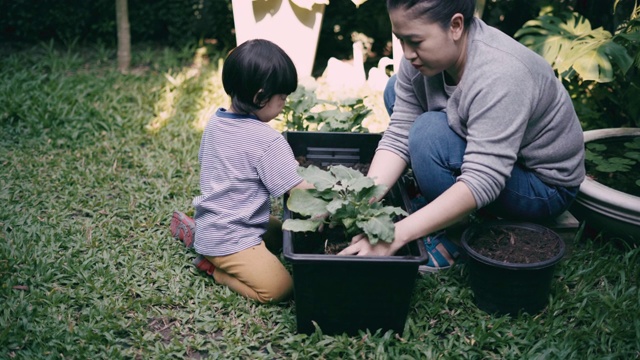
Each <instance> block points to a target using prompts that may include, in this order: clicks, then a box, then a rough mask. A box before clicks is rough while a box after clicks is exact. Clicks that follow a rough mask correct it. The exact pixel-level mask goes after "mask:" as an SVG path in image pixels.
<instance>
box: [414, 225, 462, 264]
mask: <svg viewBox="0 0 640 360" xmlns="http://www.w3.org/2000/svg"><path fill="white" fill-rule="evenodd" d="M423 241H424V247H425V248H426V249H427V253H428V254H429V261H428V262H427V263H426V264H424V265H420V266H419V267H418V272H420V273H421V274H425V273H428V272H435V271H438V270H444V269H448V268H450V267H451V266H453V264H454V263H455V259H456V258H457V257H458V256H459V255H460V252H459V251H458V246H457V245H456V244H454V243H453V242H451V241H450V240H449V239H448V238H447V235H446V234H445V232H444V231H440V232H437V233H434V234H431V235H429V236H427V237H425V238H424V240H423Z"/></svg>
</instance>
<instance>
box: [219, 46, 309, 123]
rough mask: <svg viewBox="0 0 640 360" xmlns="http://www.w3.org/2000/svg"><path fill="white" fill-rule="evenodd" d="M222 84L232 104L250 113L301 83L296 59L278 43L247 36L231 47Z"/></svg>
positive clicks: (234, 107)
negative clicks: (242, 41)
mask: <svg viewBox="0 0 640 360" xmlns="http://www.w3.org/2000/svg"><path fill="white" fill-rule="evenodd" d="M222 86H223V87H224V91H225V92H226V93H227V94H228V95H229V96H230V97H231V106H233V109H234V110H235V111H237V112H239V113H243V114H249V113H251V112H253V111H255V110H257V109H260V108H262V107H263V106H264V104H263V103H264V102H265V101H268V100H269V99H270V98H271V97H272V96H273V95H276V94H287V95H288V94H291V93H292V92H294V91H295V90H296V87H298V73H297V72H296V67H295V65H294V64H293V61H292V60H291V58H290V57H289V55H287V54H286V53H285V52H284V50H282V49H281V48H280V47H279V46H278V45H276V44H274V43H272V42H271V41H268V40H264V39H255V40H248V41H246V42H244V43H242V44H241V45H240V46H238V47H237V48H235V49H234V50H232V51H231V52H230V53H229V55H228V56H227V58H226V59H225V61H224V65H223V68H222Z"/></svg>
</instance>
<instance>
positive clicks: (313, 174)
mask: <svg viewBox="0 0 640 360" xmlns="http://www.w3.org/2000/svg"><path fill="white" fill-rule="evenodd" d="M298 173H299V174H300V176H302V177H303V178H304V179H305V180H306V181H307V182H309V183H312V184H313V185H314V187H315V189H311V190H300V189H295V190H293V191H292V192H291V194H290V196H289V199H288V200H287V207H288V208H289V210H290V211H291V212H293V213H296V214H298V215H299V216H300V217H302V218H301V219H300V218H297V219H287V220H285V221H284V223H283V229H284V230H289V231H294V232H307V231H318V230H322V228H321V227H323V226H325V225H326V226H328V227H329V228H334V227H338V226H342V227H344V229H345V235H346V236H347V238H348V237H350V236H355V235H357V234H362V233H364V234H366V235H367V238H368V239H369V242H370V243H371V244H376V243H377V242H378V241H384V242H388V243H390V242H392V241H393V239H394V221H393V220H394V219H395V218H396V217H397V216H400V215H402V216H407V215H408V214H407V213H406V212H405V211H404V210H402V209H401V208H399V207H395V206H385V205H383V204H382V203H381V202H373V203H371V202H370V200H371V199H372V198H376V199H377V198H379V197H381V196H382V195H383V194H385V193H386V187H385V186H384V185H376V184H375V182H374V181H373V179H371V178H369V177H366V176H364V175H363V174H362V173H361V172H359V171H357V170H354V169H351V168H348V167H346V166H343V165H333V166H329V167H328V169H327V170H322V169H320V168H318V167H316V166H313V165H311V166H309V167H306V168H305V167H300V168H298Z"/></svg>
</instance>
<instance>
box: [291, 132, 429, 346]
mask: <svg viewBox="0 0 640 360" xmlns="http://www.w3.org/2000/svg"><path fill="white" fill-rule="evenodd" d="M284 135H285V137H286V138H287V140H288V141H289V143H290V144H291V147H292V148H293V151H294V155H296V156H305V157H307V158H309V157H310V155H311V157H312V158H314V159H315V160H320V161H322V162H323V164H325V165H331V164H343V165H349V164H354V163H368V162H370V161H371V159H372V158H373V153H374V152H375V148H376V146H377V144H378V141H379V140H380V135H379V134H357V133H320V132H288V133H287V132H285V133H284ZM407 199H408V197H407V195H406V193H404V191H403V189H401V188H400V186H398V185H396V186H394V187H393V188H392V189H391V190H390V191H389V193H388V195H387V198H386V200H385V201H387V203H388V204H391V205H394V206H401V207H403V208H404V209H407V205H408V204H407V203H406V201H407ZM291 216H292V214H291V212H290V211H289V210H288V209H287V207H286V202H285V209H284V219H288V218H291ZM325 240H327V237H326V233H325V234H322V236H320V235H318V234H315V233H298V232H290V231H285V232H284V247H283V253H284V257H285V258H286V259H287V260H288V261H289V262H290V263H291V265H292V272H293V282H294V298H295V307H296V321H297V330H298V332H299V333H306V334H309V333H313V332H314V331H315V327H316V324H317V326H318V327H319V328H320V329H321V331H322V332H323V333H324V334H341V333H346V334H349V335H354V334H357V333H358V331H359V330H365V329H369V330H370V331H372V332H375V331H376V330H378V329H382V331H383V332H384V331H387V330H393V331H395V332H397V333H402V331H403V329H404V324H405V321H406V318H407V314H408V312H409V303H410V300H411V295H412V293H413V289H414V285H415V280H416V278H417V274H418V266H419V265H420V264H421V263H424V262H426V261H427V259H428V255H427V252H426V250H425V248H424V244H423V243H422V242H412V243H411V244H410V245H409V246H406V247H405V248H403V249H402V250H401V253H402V254H401V255H397V256H383V257H363V256H337V255H325V254H320V253H313V252H312V251H310V249H312V248H318V247H319V248H322V247H323V244H324V242H325ZM328 240H329V241H331V240H333V239H328Z"/></svg>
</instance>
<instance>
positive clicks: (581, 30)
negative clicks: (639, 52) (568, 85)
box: [514, 13, 633, 83]
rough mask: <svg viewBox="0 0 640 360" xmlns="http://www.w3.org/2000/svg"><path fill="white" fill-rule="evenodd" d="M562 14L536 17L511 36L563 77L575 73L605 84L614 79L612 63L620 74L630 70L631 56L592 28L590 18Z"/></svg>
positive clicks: (607, 33)
mask: <svg viewBox="0 0 640 360" xmlns="http://www.w3.org/2000/svg"><path fill="white" fill-rule="evenodd" d="M563 17H564V19H563V18H560V17H556V16H552V15H542V16H539V17H538V18H537V19H534V20H530V21H527V22H526V23H525V24H524V26H523V27H522V29H520V30H518V32H516V33H515V35H514V37H515V38H517V39H519V41H520V42H521V43H522V44H524V45H525V46H527V47H529V48H530V49H532V50H533V51H535V52H537V53H538V54H540V55H542V56H543V57H544V58H545V60H547V62H549V64H551V66H552V67H553V68H554V69H555V70H556V71H557V72H558V74H559V75H560V76H562V77H565V78H570V77H572V76H573V75H574V74H576V73H577V75H578V76H580V77H581V78H582V79H583V80H593V81H597V82H601V83H604V82H610V81H612V80H613V76H614V69H613V64H615V65H617V66H618V67H619V68H620V69H621V71H622V73H623V74H624V73H626V72H627V70H629V68H630V67H631V64H632V63H633V59H632V58H631V57H630V56H629V54H628V53H627V51H626V49H625V48H624V47H623V46H621V45H619V44H617V43H615V42H614V41H613V36H612V35H611V33H610V32H608V31H606V30H604V29H602V28H597V29H592V28H591V23H590V22H589V20H587V19H586V18H584V17H583V16H581V15H579V14H577V13H571V14H565V15H564V16H563ZM612 62H613V63H612Z"/></svg>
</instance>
